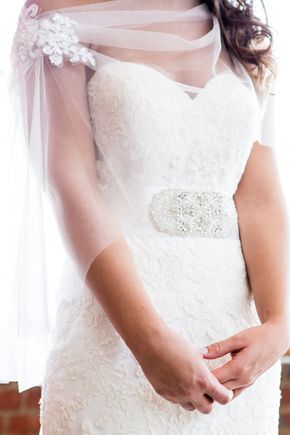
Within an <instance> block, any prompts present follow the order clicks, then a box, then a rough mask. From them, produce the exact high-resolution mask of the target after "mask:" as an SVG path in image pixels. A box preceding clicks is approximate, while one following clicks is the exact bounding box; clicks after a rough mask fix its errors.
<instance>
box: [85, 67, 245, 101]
mask: <svg viewBox="0 0 290 435" xmlns="http://www.w3.org/2000/svg"><path fill="white" fill-rule="evenodd" d="M116 62H117V64H118V65H120V64H125V65H138V67H142V68H143V67H144V68H145V69H147V70H149V71H153V72H155V73H157V74H159V75H160V77H161V78H163V79H164V80H167V81H169V82H170V83H171V84H172V86H173V87H175V89H177V90H178V91H179V92H180V93H181V94H183V95H184V97H185V98H186V99H187V101H189V103H190V104H192V105H193V106H194V105H195V104H197V101H199V99H200V98H201V97H202V96H203V94H204V93H205V92H206V91H207V90H208V88H209V86H211V84H212V83H213V82H214V81H215V80H216V79H220V78H221V77H223V78H225V76H228V77H235V79H236V80H237V81H238V82H239V84H240V85H242V86H243V87H244V88H245V89H247V87H246V86H245V85H243V84H242V82H241V81H239V79H238V77H237V76H236V75H235V74H234V73H233V72H222V73H219V74H215V75H214V76H213V77H211V78H210V79H209V80H208V81H207V83H206V84H205V86H204V87H202V88H198V89H200V91H199V92H198V93H197V95H196V97H194V98H192V97H190V96H189V95H188V93H187V92H186V91H185V90H184V89H183V88H182V86H183V85H184V83H181V82H178V81H176V80H174V79H171V78H170V77H168V76H167V75H165V74H164V73H163V72H162V71H160V70H158V69H156V68H154V67H151V66H150V65H148V64H145V63H141V62H140V63H139V62H131V61H122V60H117V61H112V62H109V63H105V64H103V65H101V66H100V67H99V68H98V69H97V70H96V71H95V72H94V73H93V74H92V76H91V77H90V79H89V80H88V82H87V88H88V87H89V86H90V83H92V81H93V79H94V78H95V77H96V75H97V73H98V72H100V71H101V70H102V69H103V68H104V67H105V66H108V65H111V64H115V63H116Z"/></svg>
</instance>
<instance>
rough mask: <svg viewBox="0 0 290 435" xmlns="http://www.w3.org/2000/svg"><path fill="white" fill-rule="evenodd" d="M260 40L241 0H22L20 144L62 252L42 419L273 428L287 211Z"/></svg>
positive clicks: (267, 63)
mask: <svg viewBox="0 0 290 435" xmlns="http://www.w3.org/2000/svg"><path fill="white" fill-rule="evenodd" d="M259 26H260V27H259ZM259 29H260V31H259ZM267 40H269V41H270V43H271V32H270V30H269V28H268V27H267V26H266V25H264V24H263V23H262V22H260V21H258V19H256V18H255V17H254V14H253V5H252V3H251V2H246V1H239V2H236V3H231V2H230V1H228V0H223V1H220V2H216V1H205V2H197V1H190V0H182V1H173V0H154V1H153V0H146V1H145V0H134V1H133V0H132V1H131V0H114V1H112V0H111V1H110V0H108V1H102V2H99V1H89V0H87V1H81V0H51V1H49V2H48V1H45V0H38V1H34V2H31V1H28V2H27V3H26V5H25V6H24V9H23V11H22V14H21V17H20V21H19V26H18V29H17V32H16V35H15V43H14V54H15V56H14V66H15V71H16V83H17V84H18V87H19V89H20V91H19V94H20V101H21V102H22V106H21V107H22V117H23V119H24V127H25V131H26V132H27V136H26V137H27V144H28V150H29V156H30V159H31V162H32V166H33V168H34V173H35V174H36V175H37V180H38V182H39V185H41V186H42V187H43V188H44V190H45V192H46V193H47V194H48V195H49V197H50V200H51V203H52V205H53V209H54V212H55V216H56V218H57V222H58V224H59V228H60V231H61V234H62V236H63V240H64V243H65V246H66V247H67V249H68V253H69V255H68V257H67V263H66V267H65V269H64V271H63V275H62V280H61V283H60V286H59V294H58V296H59V303H58V310H57V315H56V323H55V325H54V330H53V336H52V340H51V343H50V348H49V354H48V358H47V366H46V372H45V377H44V380H43V385H42V398H41V402H40V403H41V424H42V432H43V434H45V435H50V434H51V435H52V434H53V435H55V434H58V433H60V434H102V435H109V434H110V435H112V434H114V435H115V434H120V435H121V434H122V435H125V434H126V435H128V434H134V435H137V434H138V435H141V434H144V435H145V434H146V435H147V434H149V433H152V434H156V435H163V434H164V435H165V434H169V433H170V434H184V435H185V434H195V435H197V434H202V435H205V434H211V435H218V434H220V435H227V434H231V435H233V434H234V435H244V434H245V433H249V434H251V435H258V434H259V435H274V434H278V419H279V402H280V388H279V385H280V374H281V361H280V358H281V356H282V355H283V354H284V353H285V351H286V350H287V348H288V346H289V335H288V312H287V303H286V302H287V294H286V293H287V283H286V275H287V274H286V261H285V258H286V256H287V255H286V254H287V251H286V239H287V237H286V236H287V234H286V231H287V219H286V212H285V206H284V199H283V195H282V192H281V187H280V184H279V177H278V175H277V168H276V164H275V155H274V151H273V149H271V147H270V146H271V145H272V144H271V142H270V136H269V135H267V134H266V127H267V125H266V124H267V123H268V118H269V116H270V115H269V113H270V112H269V111H270V107H271V104H272V103H271V99H272V98H273V97H271V96H268V95H269V92H270V91H269V89H270V85H269V83H268V82H269V80H270V79H268V82H267V81H266V78H267V77H269V74H268V73H269V72H271V69H272V67H273V64H272V59H271V44H270V47H268V48H267V47H266V48H265V46H264V45H263V44H264V43H265V42H266V41H267ZM255 44H258V45H257V46H255ZM259 44H262V46H260V45H259ZM266 103H267V110H266V109H265V107H266ZM262 116H263V120H264V121H262ZM268 140H269V142H268ZM263 145H268V146H263ZM30 234H32V233H30ZM33 235H34V234H33ZM29 237H30V236H29ZM26 261H30V260H29V259H28V260H27V259H26ZM32 261H33V259H32ZM207 414H209V415H207Z"/></svg>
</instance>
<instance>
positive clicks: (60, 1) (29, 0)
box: [25, 0, 108, 12]
mask: <svg viewBox="0 0 290 435" xmlns="http://www.w3.org/2000/svg"><path fill="white" fill-rule="evenodd" d="M104 1H108V0H26V2H25V5H26V6H30V5H31V4H37V5H38V6H39V8H40V9H41V10H42V12H47V11H50V10H54V9H61V8H68V7H70V6H82V5H86V4H92V3H103V2H104Z"/></svg>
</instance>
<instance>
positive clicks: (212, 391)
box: [205, 374, 233, 405]
mask: <svg viewBox="0 0 290 435" xmlns="http://www.w3.org/2000/svg"><path fill="white" fill-rule="evenodd" d="M211 375H212V374H211ZM205 394H208V395H209V396H210V397H211V398H212V399H213V400H215V401H216V402H218V403H220V404H221V405H225V404H226V403H228V402H230V401H231V399H232V397H233V392H232V391H231V390H229V389H228V388H226V387H224V386H223V385H222V384H221V383H220V382H219V381H218V379H217V378H216V377H215V376H214V375H212V376H211V378H210V383H209V385H208V387H207V388H206V391H205Z"/></svg>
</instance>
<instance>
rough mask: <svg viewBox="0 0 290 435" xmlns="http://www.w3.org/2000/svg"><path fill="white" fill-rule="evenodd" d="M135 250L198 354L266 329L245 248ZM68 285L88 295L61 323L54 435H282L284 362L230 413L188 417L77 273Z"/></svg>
mask: <svg viewBox="0 0 290 435" xmlns="http://www.w3.org/2000/svg"><path fill="white" fill-rule="evenodd" d="M127 241H128V243H129V247H130V249H131V251H132V253H133V256H134V261H135V264H136V267H137V269H138V271H139V273H140V277H141V279H142V282H143V284H144V286H145V288H146V291H147V293H148V295H149V297H150V299H151V300H152V302H153V304H154V305H155V307H156V309H157V310H158V312H159V313H160V315H161V316H162V318H163V319H164V320H165V321H166V322H167V324H168V325H169V326H170V327H171V328H173V329H174V330H176V331H177V332H178V333H179V334H180V335H182V336H183V337H184V338H186V339H188V340H189V341H190V342H191V343H193V344H194V345H196V346H197V347H199V346H204V345H206V344H208V343H210V342H213V341H216V340H220V339H223V338H225V337H229V336H231V335H233V334H234V333H236V332H238V331H240V330H243V329H246V328H248V327H250V326H254V325H257V324H259V319H258V316H257V312H256V309H255V305H254V302H253V299H252V297H251V295H250V293H249V291H248V287H247V281H246V271H245V265H244V262H243V256H242V252H241V246H240V243H239V241H238V240H225V239H222V240H221V239H219V240H215V241H213V240H211V239H208V240H205V239H194V240H192V239H191V240H190V239H189V238H178V237H176V238H170V237H168V238H161V237H152V238H148V237H139V236H138V237H128V238H127ZM63 285H64V287H68V288H69V287H71V286H72V287H75V286H79V290H80V293H79V295H78V296H77V297H75V298H74V299H72V300H71V301H68V302H66V301H63V302H62V304H61V305H60V307H59V311H58V314H57V324H56V329H55V335H54V338H53V342H52V350H51V353H50V357H49V360H48V365H47V374H46V380H45V383H44V386H43V390H42V402H41V411H42V424H43V428H44V429H45V432H44V433H45V435H57V434H61V435H128V434H131V435H148V434H152V435H157V434H158V435H168V434H170V435H176V434H183V435H204V434H207V435H233V434H234V435H245V433H249V434H251V435H278V418H279V401H280V397H281V393H280V389H279V382H280V369H281V363H280V361H278V362H277V363H276V364H275V365H274V366H272V367H271V368H270V369H269V370H268V371H267V372H265V373H264V374H263V375H262V376H260V378H259V379H258V380H257V381H256V382H255V384H253V385H252V386H251V387H249V388H248V389H247V390H246V391H245V392H243V393H242V394H241V395H240V396H239V397H237V398H236V399H235V400H234V401H233V402H231V403H230V404H227V405H226V406H223V405H219V404H217V403H215V406H214V409H213V411H212V413H211V414H210V415H203V414H201V413H198V412H193V413H191V412H188V411H186V410H184V409H183V408H181V407H180V406H177V405H174V404H172V403H170V402H167V401H165V400H164V399H163V398H162V397H160V396H158V395H157V394H156V392H155V391H154V390H153V388H152V386H151V385H150V384H149V382H148V380H147V379H146V377H145V376H144V374H143V372H142V370H141V368H140V366H139V365H138V363H137V362H136V360H135V359H134V357H133V356H132V354H131V352H130V350H129V349H128V348H127V347H126V345H125V343H124V342H123V341H122V339H121V338H120V336H119V335H118V333H117V332H116V330H115V329H114V327H113V326H112V324H111V323H110V321H109V319H108V318H107V316H106V315H105V313H104V311H103V310H102V308H101V306H100V305H99V303H98V302H97V300H96V298H95V297H94V296H93V295H92V294H91V293H90V292H89V291H88V290H87V289H86V288H84V287H83V285H82V283H81V282H79V283H78V282H77V279H76V277H75V275H74V272H73V271H71V272H70V273H68V274H67V275H66V280H65V282H64V283H63ZM221 313H222V315H221ZM229 358H230V357H229V355H226V356H224V357H222V358H219V359H217V360H212V361H210V360H208V361H207V360H206V364H207V365H208V366H209V367H211V368H215V367H218V366H219V365H222V364H223V363H225V362H226V361H228V359H229ZM245 428H246V430H245Z"/></svg>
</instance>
